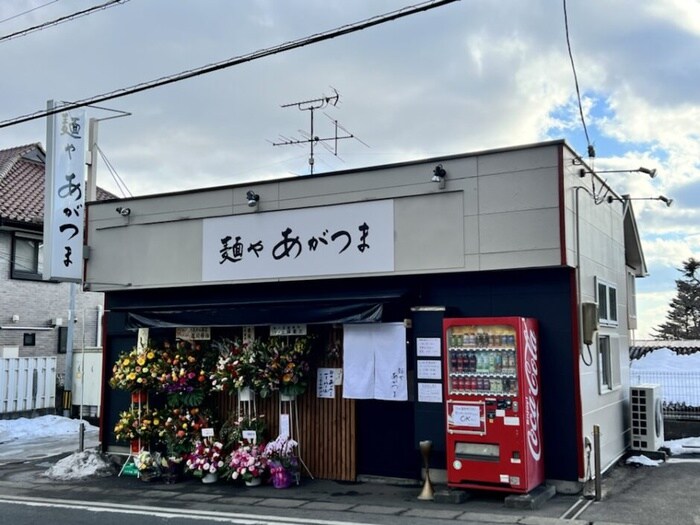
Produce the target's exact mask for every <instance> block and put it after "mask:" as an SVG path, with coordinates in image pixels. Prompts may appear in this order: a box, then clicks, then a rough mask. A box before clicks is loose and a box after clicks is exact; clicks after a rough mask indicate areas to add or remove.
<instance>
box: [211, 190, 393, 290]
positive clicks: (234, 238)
mask: <svg viewBox="0 0 700 525" xmlns="http://www.w3.org/2000/svg"><path fill="white" fill-rule="evenodd" d="M202 234H203V240H202V280H203V281H230V280H239V279H260V278H280V277H297V276H310V275H335V274H349V273H367V272H390V271H393V270H394V203H393V201H391V200H381V201H371V202H359V203H354V204H340V205H337V206H322V207H314V208H303V209H297V210H288V211H274V212H268V213H248V214H245V215H232V216H226V217H214V218H210V219H205V220H204V221H203V226H202Z"/></svg>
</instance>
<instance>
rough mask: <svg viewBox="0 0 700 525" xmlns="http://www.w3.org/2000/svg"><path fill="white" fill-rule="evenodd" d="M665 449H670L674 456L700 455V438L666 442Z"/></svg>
mask: <svg viewBox="0 0 700 525" xmlns="http://www.w3.org/2000/svg"><path fill="white" fill-rule="evenodd" d="M664 447H665V448H668V450H669V452H670V453H671V455H672V456H678V455H679V454H698V453H700V437H689V438H683V439H672V440H669V441H664Z"/></svg>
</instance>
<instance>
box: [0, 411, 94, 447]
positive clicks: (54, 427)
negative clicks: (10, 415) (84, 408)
mask: <svg viewBox="0 0 700 525" xmlns="http://www.w3.org/2000/svg"><path fill="white" fill-rule="evenodd" d="M80 423H81V422H80V420H79V419H70V418H67V417H61V416H41V417H35V418H32V419H27V418H26V417H21V418H19V419H2V420H0V443H1V442H7V441H12V440H15V439H19V438H22V439H25V440H30V439H32V438H38V437H50V436H69V435H72V434H75V435H78V433H79V432H80ZM83 423H85V432H91V431H92V432H97V430H98V428H97V427H96V426H93V425H91V424H89V423H87V422H85V421H83Z"/></svg>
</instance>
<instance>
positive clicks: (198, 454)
mask: <svg viewBox="0 0 700 525" xmlns="http://www.w3.org/2000/svg"><path fill="white" fill-rule="evenodd" d="M223 448H224V446H223V445H222V444H221V443H220V442H218V441H214V442H212V441H211V440H208V439H204V440H202V441H197V442H196V443H195V445H194V450H193V451H192V452H191V453H190V455H189V456H188V457H187V464H186V466H187V469H188V470H192V471H194V472H195V473H200V474H216V473H217V472H218V471H219V469H220V468H222V467H223V466H224V465H225V463H224V460H223V459H222V457H221V452H222V449H223Z"/></svg>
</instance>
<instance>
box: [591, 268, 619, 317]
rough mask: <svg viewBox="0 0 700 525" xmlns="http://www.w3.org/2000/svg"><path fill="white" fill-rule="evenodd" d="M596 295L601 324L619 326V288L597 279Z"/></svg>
mask: <svg viewBox="0 0 700 525" xmlns="http://www.w3.org/2000/svg"><path fill="white" fill-rule="evenodd" d="M596 294H597V298H596V299H597V302H598V320H599V321H600V324H602V325H607V326H617V288H616V287H615V285H614V284H611V283H608V282H606V281H602V280H600V279H596Z"/></svg>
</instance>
